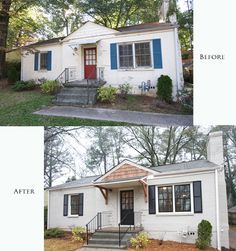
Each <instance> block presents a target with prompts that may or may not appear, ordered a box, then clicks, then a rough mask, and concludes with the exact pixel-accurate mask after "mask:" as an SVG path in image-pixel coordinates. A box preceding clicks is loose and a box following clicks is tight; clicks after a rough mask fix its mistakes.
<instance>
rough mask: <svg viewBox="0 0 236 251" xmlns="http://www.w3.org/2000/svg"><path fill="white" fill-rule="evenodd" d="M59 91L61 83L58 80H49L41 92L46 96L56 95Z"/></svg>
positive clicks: (43, 85) (42, 86)
mask: <svg viewBox="0 0 236 251" xmlns="http://www.w3.org/2000/svg"><path fill="white" fill-rule="evenodd" d="M58 89H59V82H58V81H56V80H47V81H45V82H44V83H43V84H42V85H41V91H42V92H43V93H46V94H55V93H57V91H58Z"/></svg>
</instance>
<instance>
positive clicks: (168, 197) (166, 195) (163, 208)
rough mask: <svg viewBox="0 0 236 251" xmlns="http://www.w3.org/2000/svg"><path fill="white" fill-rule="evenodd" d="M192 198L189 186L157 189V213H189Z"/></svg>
mask: <svg viewBox="0 0 236 251" xmlns="http://www.w3.org/2000/svg"><path fill="white" fill-rule="evenodd" d="M192 197H193V195H192V186H191V184H181V185H171V186H162V187H158V211H159V213H169V212H174V213H175V212H176V213H179V212H191V211H192V207H191V203H192V202H191V199H192Z"/></svg>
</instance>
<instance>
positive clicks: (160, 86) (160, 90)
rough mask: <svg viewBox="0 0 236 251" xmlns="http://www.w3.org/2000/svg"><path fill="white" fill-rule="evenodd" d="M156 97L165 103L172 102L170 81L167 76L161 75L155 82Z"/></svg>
mask: <svg viewBox="0 0 236 251" xmlns="http://www.w3.org/2000/svg"><path fill="white" fill-rule="evenodd" d="M157 95H158V96H159V97H160V98H161V99H162V100H164V101H166V102H167V103H170V102H171V101H172V80H171V78H170V77H169V76H167V75H161V76H160V77H159V78H158V80H157Z"/></svg>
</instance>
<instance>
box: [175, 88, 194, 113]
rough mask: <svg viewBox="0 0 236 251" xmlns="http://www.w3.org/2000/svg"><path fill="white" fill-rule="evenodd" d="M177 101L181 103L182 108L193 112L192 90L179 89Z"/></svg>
mask: <svg viewBox="0 0 236 251" xmlns="http://www.w3.org/2000/svg"><path fill="white" fill-rule="evenodd" d="M177 97H178V101H179V102H180V104H181V105H182V107H183V109H184V110H186V111H189V112H193V90H192V89H190V90H186V89H183V90H179V91H178V93H177Z"/></svg>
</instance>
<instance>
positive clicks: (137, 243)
mask: <svg viewBox="0 0 236 251" xmlns="http://www.w3.org/2000/svg"><path fill="white" fill-rule="evenodd" d="M148 243H149V239H148V234H147V233H144V232H142V233H139V234H138V235H137V236H136V237H133V238H131V239H130V246H131V247H132V248H136V249H137V248H145V247H147V245H148Z"/></svg>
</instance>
